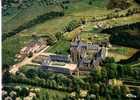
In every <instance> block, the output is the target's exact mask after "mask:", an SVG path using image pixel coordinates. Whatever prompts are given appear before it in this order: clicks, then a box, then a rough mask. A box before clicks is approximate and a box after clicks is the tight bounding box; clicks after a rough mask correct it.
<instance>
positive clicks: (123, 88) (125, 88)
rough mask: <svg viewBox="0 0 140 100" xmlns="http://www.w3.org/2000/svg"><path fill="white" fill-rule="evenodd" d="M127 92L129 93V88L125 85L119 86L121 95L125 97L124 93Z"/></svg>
mask: <svg viewBox="0 0 140 100" xmlns="http://www.w3.org/2000/svg"><path fill="white" fill-rule="evenodd" d="M128 93H130V89H129V88H128V87H127V86H125V85H123V86H121V94H122V96H124V97H125V96H126V94H128Z"/></svg>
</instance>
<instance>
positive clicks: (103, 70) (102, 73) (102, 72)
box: [101, 68, 108, 81]
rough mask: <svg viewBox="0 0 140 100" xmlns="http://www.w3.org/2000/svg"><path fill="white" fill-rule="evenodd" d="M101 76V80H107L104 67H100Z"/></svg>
mask: <svg viewBox="0 0 140 100" xmlns="http://www.w3.org/2000/svg"><path fill="white" fill-rule="evenodd" d="M101 78H102V80H103V81H106V80H107V78H108V76H107V70H106V68H102V69H101Z"/></svg>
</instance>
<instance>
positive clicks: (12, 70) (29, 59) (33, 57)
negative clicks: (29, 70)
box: [10, 46, 49, 74]
mask: <svg viewBox="0 0 140 100" xmlns="http://www.w3.org/2000/svg"><path fill="white" fill-rule="evenodd" d="M48 47H49V46H47V47H45V48H44V49H43V50H41V51H40V52H38V53H35V54H34V55H33V56H32V57H31V58H28V57H26V58H25V59H24V60H23V61H22V62H20V63H18V64H15V65H13V66H12V67H11V69H10V73H12V74H15V73H16V72H17V71H18V70H19V68H21V67H22V66H24V65H27V64H33V65H39V64H36V63H32V60H33V59H35V58H36V57H37V56H39V55H41V54H42V53H43V52H44V51H46V50H47V49H48Z"/></svg>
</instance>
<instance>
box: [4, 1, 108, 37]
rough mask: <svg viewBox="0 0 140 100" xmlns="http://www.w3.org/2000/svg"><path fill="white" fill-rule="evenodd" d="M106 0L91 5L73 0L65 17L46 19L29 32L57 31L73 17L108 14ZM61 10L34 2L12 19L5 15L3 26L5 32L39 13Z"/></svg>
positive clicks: (58, 7)
mask: <svg viewBox="0 0 140 100" xmlns="http://www.w3.org/2000/svg"><path fill="white" fill-rule="evenodd" d="M104 1H105V0H98V1H93V4H92V5H89V4H88V1H87V0H81V1H77V2H72V3H70V4H68V5H67V6H68V9H65V17H62V18H56V19H54V20H49V21H45V22H44V23H42V24H39V25H37V26H35V27H33V28H31V31H27V33H28V34H29V33H30V32H34V31H36V32H56V31H60V30H61V29H63V27H64V25H65V24H67V23H68V22H69V21H70V20H72V19H80V18H81V17H82V16H85V15H87V16H96V15H102V14H107V12H110V11H109V10H107V9H106V8H105V6H106V3H104ZM60 10H62V8H61V7H60V6H56V5H51V6H48V7H43V6H40V5H39V4H37V3H36V2H34V4H33V5H32V6H31V7H30V9H29V8H27V9H23V10H22V11H20V12H19V14H17V15H15V16H14V17H11V18H10V20H7V21H6V19H7V18H6V17H4V19H5V21H4V22H6V23H3V25H4V26H5V27H3V32H9V31H11V30H13V29H15V28H17V27H18V26H19V25H22V24H23V23H25V22H28V21H29V20H31V19H33V18H35V17H36V16H38V15H41V14H44V13H47V12H50V11H60ZM78 16H80V17H78ZM9 17H10V16H9ZM13 23H14V24H13ZM52 23H53V25H52ZM54 23H55V24H54ZM7 29H8V30H7ZM29 30H30V29H29Z"/></svg>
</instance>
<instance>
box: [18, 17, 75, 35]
mask: <svg viewBox="0 0 140 100" xmlns="http://www.w3.org/2000/svg"><path fill="white" fill-rule="evenodd" d="M74 19H75V18H74V17H71V16H68V17H66V16H64V17H58V18H55V19H51V20H48V21H45V22H44V23H41V24H38V25H36V26H34V27H32V28H29V29H26V30H25V31H23V32H21V33H20V34H23V35H24V34H27V35H30V34H31V33H33V32H36V33H38V34H39V35H40V33H44V32H46V33H55V32H59V31H62V30H64V27H65V26H66V25H67V24H68V23H69V22H70V21H72V20H74Z"/></svg>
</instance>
